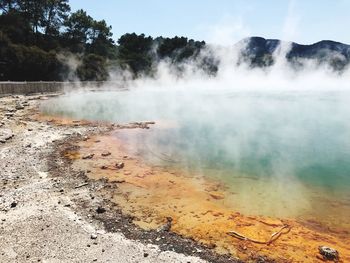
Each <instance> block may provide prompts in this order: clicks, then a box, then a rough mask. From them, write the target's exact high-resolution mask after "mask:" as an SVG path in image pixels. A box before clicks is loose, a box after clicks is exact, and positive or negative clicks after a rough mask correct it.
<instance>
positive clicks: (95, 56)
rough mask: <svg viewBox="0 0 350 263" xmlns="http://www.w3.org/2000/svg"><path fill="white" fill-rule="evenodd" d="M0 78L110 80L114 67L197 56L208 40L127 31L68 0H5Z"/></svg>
mask: <svg viewBox="0 0 350 263" xmlns="http://www.w3.org/2000/svg"><path fill="white" fill-rule="evenodd" d="M0 9H1V14H0V80H5V81H6V80H17V81H21V80H27V81H31V80H75V79H80V80H105V79H107V78H108V72H109V70H110V69H113V68H114V69H115V68H121V69H129V70H130V72H131V73H132V75H133V76H134V77H137V76H139V75H141V74H152V71H153V69H154V67H155V65H156V64H157V63H158V62H159V60H162V59H165V58H166V59H169V60H170V61H171V62H172V63H179V62H183V61H185V60H186V59H188V58H190V57H195V56H197V55H198V54H199V51H200V50H201V49H202V48H203V47H204V46H205V42H199V41H194V40H188V39H187V38H185V37H174V38H162V37H158V38H155V39H153V38H152V37H150V36H148V37H147V36H145V35H144V34H140V35H137V34H135V33H132V34H125V35H123V36H121V37H120V38H119V40H118V41H117V42H116V43H115V41H114V40H113V35H112V31H111V30H112V27H111V26H109V25H108V24H107V23H106V21H105V20H101V21H98V20H95V19H94V18H93V17H91V16H90V15H89V14H87V13H86V12H85V11H84V10H82V9H81V10H78V11H75V12H71V8H70V6H69V1H68V0H1V2H0Z"/></svg>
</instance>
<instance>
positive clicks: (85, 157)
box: [82, 153, 95, 160]
mask: <svg viewBox="0 0 350 263" xmlns="http://www.w3.org/2000/svg"><path fill="white" fill-rule="evenodd" d="M94 155H95V154H93V153H90V154H87V155H84V156H83V157H82V159H84V160H86V159H92V158H93V157H94Z"/></svg>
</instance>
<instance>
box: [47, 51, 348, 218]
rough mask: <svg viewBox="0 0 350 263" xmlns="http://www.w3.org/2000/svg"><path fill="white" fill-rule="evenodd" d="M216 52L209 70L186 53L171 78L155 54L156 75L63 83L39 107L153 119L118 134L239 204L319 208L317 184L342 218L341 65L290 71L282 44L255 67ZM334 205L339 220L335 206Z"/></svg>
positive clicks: (344, 132) (344, 81) (344, 127)
mask: <svg viewBox="0 0 350 263" xmlns="http://www.w3.org/2000/svg"><path fill="white" fill-rule="evenodd" d="M216 52H217V54H220V55H221V66H220V70H219V72H218V75H217V76H216V77H209V76H207V75H205V74H204V73H203V72H201V71H199V70H197V69H196V66H195V65H196V62H195V61H192V62H190V63H188V64H187V65H186V67H185V68H186V70H185V72H184V74H183V76H182V77H181V78H179V77H178V76H174V74H172V72H173V69H172V67H171V66H169V65H168V64H166V63H163V64H160V65H159V68H158V77H157V78H156V79H149V78H143V79H138V80H135V81H130V83H128V87H129V89H128V90H127V91H118V90H115V89H114V88H113V86H108V84H106V87H105V90H104V91H103V92H78V93H69V94H67V95H66V96H63V97H59V98H57V99H54V100H51V101H49V102H48V103H47V104H44V105H43V110H44V111H46V112H49V113H54V114H62V115H66V116H70V117H74V118H86V119H98V120H109V121H113V122H118V123H125V122H132V121H146V120H154V121H156V122H157V124H156V125H155V126H154V128H151V130H147V131H143V132H137V133H133V132H131V133H129V134H127V135H123V134H122V135H121V136H125V137H124V138H125V139H126V140H127V141H128V143H129V144H130V145H132V146H133V148H136V149H137V150H138V151H139V152H141V153H143V155H144V157H145V158H147V159H148V160H149V161H151V162H153V163H161V164H163V165H173V166H177V167H182V168H183V169H188V170H191V171H193V172H194V173H196V174H201V175H205V176H209V177H215V178H219V179H220V180H222V181H224V182H226V183H227V185H229V186H230V187H231V190H232V191H233V192H235V193H237V195H234V197H232V202H234V203H235V205H236V206H238V207H239V208H240V209H241V210H242V211H247V212H249V213H258V214H272V215H278V216H291V215H293V216H295V215H300V214H301V213H303V214H305V213H306V214H308V213H309V214H311V215H313V216H321V214H322V216H326V215H323V213H325V212H324V211H325V210H326V209H328V211H330V210H329V209H331V208H329V203H327V202H322V203H320V202H319V200H320V198H321V196H322V195H323V194H324V193H325V192H327V196H329V198H330V199H332V198H333V197H336V198H337V200H342V202H343V203H345V208H347V209H348V210H347V211H346V212H343V213H344V217H343V219H344V222H345V221H346V219H345V218H346V217H348V216H349V207H350V196H349V194H348V189H349V187H350V176H349V174H350V122H349V116H350V103H349V101H350V88H349V83H350V78H349V72H344V73H343V74H342V75H338V74H336V73H332V72H331V71H330V70H329V69H327V68H320V67H316V66H315V65H314V64H313V63H312V62H311V61H306V63H305V64H306V66H305V68H304V70H303V71H298V72H296V71H294V70H292V69H291V68H290V67H289V65H288V63H287V62H286V61H285V59H284V55H283V54H285V52H286V49H285V47H284V48H281V49H279V51H278V52H277V53H276V54H275V56H277V57H278V58H279V59H277V60H276V61H277V63H276V64H275V65H274V66H273V67H271V68H269V69H264V70H263V69H251V68H249V67H248V66H247V65H241V66H236V62H237V60H238V59H239V57H238V55H237V54H238V52H237V50H234V49H232V50H229V49H222V48H221V49H220V48H218V49H217V50H216ZM160 157H163V158H160ZM244 178H245V179H244ZM310 189H311V190H310ZM323 197H324V196H323ZM332 200H333V199H332ZM315 202H318V203H317V205H318V210H317V211H316V210H314V209H313V206H314V205H315ZM271 203H274V206H271ZM323 206H324V207H323ZM341 211H343V210H341ZM336 213H338V217H339V218H340V220H342V219H341V218H342V216H341V213H342V212H340V211H337V212H336Z"/></svg>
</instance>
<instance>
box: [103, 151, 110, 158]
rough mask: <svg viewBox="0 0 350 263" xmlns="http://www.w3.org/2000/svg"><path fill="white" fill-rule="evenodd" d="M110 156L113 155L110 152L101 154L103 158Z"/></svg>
mask: <svg viewBox="0 0 350 263" xmlns="http://www.w3.org/2000/svg"><path fill="white" fill-rule="evenodd" d="M109 155H111V153H110V152H108V151H105V152H103V153H101V156H103V157H106V156H109Z"/></svg>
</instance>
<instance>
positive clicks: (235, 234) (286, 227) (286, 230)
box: [227, 225, 291, 245]
mask: <svg viewBox="0 0 350 263" xmlns="http://www.w3.org/2000/svg"><path fill="white" fill-rule="evenodd" d="M290 230H291V227H290V226H289V225H284V226H283V227H282V228H281V229H280V230H278V231H277V232H275V233H273V234H272V235H271V237H270V239H269V240H267V241H261V240H257V239H252V238H249V237H246V236H244V235H242V234H240V233H238V232H236V231H230V232H228V233H227V234H228V235H230V236H232V237H235V238H237V239H240V240H244V241H250V242H253V243H256V244H263V245H270V244H271V243H272V242H274V241H276V240H277V239H278V238H279V237H280V236H281V235H282V234H287V233H289V231H290Z"/></svg>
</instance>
